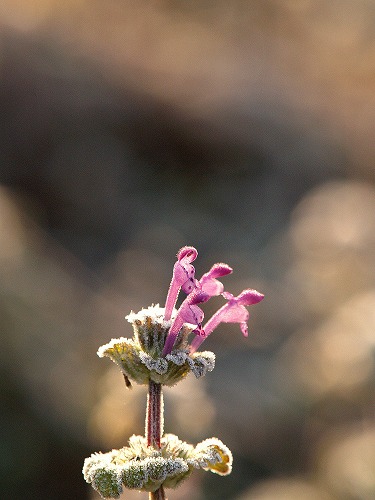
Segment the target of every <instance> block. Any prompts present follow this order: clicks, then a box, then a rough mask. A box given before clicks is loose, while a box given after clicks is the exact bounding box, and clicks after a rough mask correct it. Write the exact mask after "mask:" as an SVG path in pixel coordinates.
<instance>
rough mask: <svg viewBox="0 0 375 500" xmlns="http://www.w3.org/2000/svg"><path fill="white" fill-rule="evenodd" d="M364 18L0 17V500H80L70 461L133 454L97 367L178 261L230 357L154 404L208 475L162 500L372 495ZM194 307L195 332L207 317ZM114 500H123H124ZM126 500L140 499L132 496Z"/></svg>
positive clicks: (373, 85) (224, 9) (8, 9)
mask: <svg viewBox="0 0 375 500" xmlns="http://www.w3.org/2000/svg"><path fill="white" fill-rule="evenodd" d="M374 19H375V4H374V2H372V1H365V0H360V1H356V2H354V1H353V0H344V1H342V0H341V1H338V0H334V1H332V2H328V3H327V2H324V1H315V2H312V1H309V0H306V1H300V2H293V1H288V0H284V1H283V0H267V1H260V0H258V1H256V0H252V1H243V0H233V1H230V2H228V1H227V2H224V1H220V0H219V1H215V2H210V1H200V2H197V1H194V0H190V1H185V2H180V1H173V0H170V1H166V0H165V1H160V0H159V1H149V2H145V1H142V0H138V1H125V0H111V1H107V2H104V3H103V2H101V1H90V2H88V1H87V0H80V1H78V2H77V1H75V2H72V1H69V0H64V1H62V2H57V1H56V0H35V1H33V2H30V1H26V0H17V1H15V0H12V1H11V0H3V1H2V2H1V5H0V328H1V339H2V348H1V350H0V373H1V377H0V398H1V408H2V410H1V413H0V497H1V498H3V499H5V500H8V499H9V500H10V499H12V500H17V499H26V500H29V499H30V500H32V499H40V498H45V499H48V498H55V499H57V500H58V499H60V498H61V499H63V498H64V499H97V498H98V495H96V493H95V492H93V491H91V488H90V487H89V486H88V485H87V484H86V483H85V482H84V480H83V477H82V474H81V468H82V464H83V460H84V458H85V457H86V456H89V455H90V454H91V453H92V452H94V451H99V450H102V451H103V452H104V451H107V450H109V449H111V448H113V447H116V448H118V447H121V446H123V445H125V444H126V442H127V440H128V437H129V436H130V435H131V434H133V433H142V432H143V422H144V411H145V400H146V395H145V391H144V388H134V390H133V391H131V392H129V391H128V392H127V391H126V390H125V387H124V383H123V379H122V377H121V374H120V373H119V372H118V371H117V370H116V367H115V366H114V365H111V364H110V362H109V360H107V361H106V360H100V359H99V358H98V357H97V356H96V350H97V348H98V347H99V346H100V345H102V344H105V343H107V342H108V341H109V340H110V339H111V338H113V337H120V336H130V335H131V327H130V325H129V324H128V323H127V322H126V321H125V320H124V316H125V315H126V314H128V313H129V312H130V310H134V311H137V310H139V309H140V308H142V307H143V306H148V305H150V304H151V303H158V302H159V303H160V304H163V302H164V300H165V297H166V293H167V289H168V285H169V280H170V277H171V272H172V266H173V263H174V261H175V254H176V252H177V250H178V249H179V248H180V247H181V246H183V245H186V244H188V245H194V246H195V247H196V248H197V249H198V251H199V257H198V259H197V261H196V269H197V274H198V275H199V276H200V275H201V274H203V273H204V272H206V271H207V270H208V268H209V267H210V266H211V265H212V264H213V263H214V262H221V261H222V262H226V263H228V264H229V265H231V266H232V267H233V268H234V273H233V275H231V276H228V277H226V278H225V285H226V289H228V290H229V291H231V292H233V293H234V294H237V293H239V292H240V291H241V290H242V289H243V288H247V287H251V288H256V289H258V290H259V291H261V292H263V293H264V294H265V295H266V298H265V300H264V301H263V302H262V303H261V304H259V305H258V306H256V307H254V308H252V311H251V318H250V322H249V331H250V335H249V338H248V339H244V338H243V337H242V335H241V333H240V331H239V328H238V326H236V325H225V326H224V325H222V326H221V327H220V328H219V329H218V330H217V331H215V333H214V334H213V335H212V337H210V338H209V339H208V340H207V341H206V344H205V348H207V349H212V350H213V351H215V353H216V356H217V363H216V368H215V370H214V371H213V372H212V373H210V374H208V375H207V377H205V379H204V380H199V381H196V380H195V379H194V378H192V379H190V378H189V379H188V380H186V381H184V382H183V384H181V385H180V386H178V387H177V388H174V389H173V388H172V389H170V390H166V395H165V399H166V401H165V403H166V431H167V432H173V433H176V434H178V435H179V437H180V438H181V439H185V440H187V441H190V442H192V443H196V442H198V441H200V440H202V439H204V438H206V437H209V436H211V435H216V436H217V437H218V438H220V439H222V440H223V441H224V442H225V443H226V444H227V445H228V447H229V448H230V449H231V450H232V452H233V455H234V469H233V473H232V475H231V476H229V477H227V478H220V477H218V476H216V475H211V474H208V473H206V474H203V473H201V472H197V473H196V474H195V475H193V476H192V478H191V479H190V480H189V481H187V482H186V483H185V484H184V485H183V486H181V488H180V489H178V490H176V491H170V492H168V497H169V498H170V499H171V500H173V499H177V498H179V500H181V499H182V500H183V499H186V500H187V499H192V498H193V499H194V500H203V499H213V498H215V499H222V500H225V499H235V500H272V499H275V498H277V499H279V500H280V499H281V500H283V499H284V498H285V499H288V500H294V499H295V500H299V499H307V500H322V499H323V500H324V499H328V500H329V499H331V500H332V499H340V500H342V499H345V500H346V499H348V500H369V499H370V498H373V497H374V496H375V473H374V471H375V467H374V464H375V454H374V450H375V425H374V379H375V367H374V352H375V333H374V331H375V312H374V311H375V269H374V260H375V259H374V255H375V170H374V160H375V134H374V123H375V24H374ZM212 302H213V304H212V305H211V302H210V303H209V304H207V307H206V309H205V311H206V317H209V314H210V313H212V312H213V311H214V310H215V307H217V306H219V305H221V302H220V299H217V301H216V302H215V301H214V300H213V301H212ZM141 496H142V495H140V494H138V493H134V492H127V493H126V494H124V498H129V499H133V498H141ZM143 496H144V495H143Z"/></svg>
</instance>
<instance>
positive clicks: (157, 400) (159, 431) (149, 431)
mask: <svg viewBox="0 0 375 500" xmlns="http://www.w3.org/2000/svg"><path fill="white" fill-rule="evenodd" d="M145 427H146V429H145V432H146V440H147V446H152V447H154V448H156V449H158V450H159V449H160V447H161V444H160V440H161V437H162V435H163V431H164V405H163V391H162V387H161V384H157V383H156V382H153V381H152V380H150V382H149V385H148V395H147V412H146V426H145ZM149 500H167V499H166V497H165V493H164V488H163V486H160V488H159V489H158V490H156V491H154V492H152V493H150V494H149Z"/></svg>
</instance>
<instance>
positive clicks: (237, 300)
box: [190, 289, 264, 353]
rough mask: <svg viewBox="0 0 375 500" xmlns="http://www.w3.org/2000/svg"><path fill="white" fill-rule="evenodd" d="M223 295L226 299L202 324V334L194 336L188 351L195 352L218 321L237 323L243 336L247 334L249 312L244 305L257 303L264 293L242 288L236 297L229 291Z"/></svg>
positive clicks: (217, 324)
mask: <svg viewBox="0 0 375 500" xmlns="http://www.w3.org/2000/svg"><path fill="white" fill-rule="evenodd" d="M222 295H223V297H224V298H226V299H227V300H228V302H227V303H226V304H224V305H223V307H221V308H220V309H219V310H218V311H217V312H216V313H215V314H214V315H213V316H212V317H211V318H210V319H209V320H208V321H207V323H206V324H205V325H204V327H203V330H204V335H203V336H196V337H195V338H194V339H193V341H192V343H191V348H190V353H193V352H195V351H196V350H197V349H198V347H199V346H200V345H201V343H202V342H203V341H204V339H205V338H206V337H208V336H209V335H210V333H212V332H213V330H214V329H215V328H216V327H217V326H219V324H220V323H239V324H240V327H241V331H242V333H243V334H244V336H245V337H247V335H248V329H247V321H248V319H249V312H248V310H247V309H246V307H245V306H250V305H252V304H257V303H258V302H260V301H261V300H263V298H264V295H263V294H261V293H259V292H257V291H256V290H252V289H246V290H243V291H242V292H241V293H240V294H239V295H238V296H237V297H234V296H233V295H232V294H231V293H229V292H224V293H223V294H222Z"/></svg>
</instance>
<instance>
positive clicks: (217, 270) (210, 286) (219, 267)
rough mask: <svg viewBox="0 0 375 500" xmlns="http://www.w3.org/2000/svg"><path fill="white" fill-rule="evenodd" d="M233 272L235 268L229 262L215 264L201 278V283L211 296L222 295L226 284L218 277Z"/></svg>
mask: <svg viewBox="0 0 375 500" xmlns="http://www.w3.org/2000/svg"><path fill="white" fill-rule="evenodd" d="M231 272H233V269H232V268H231V267H229V266H228V265H227V264H214V265H213V266H212V267H211V269H210V270H209V271H208V273H206V274H204V275H203V276H202V277H201V279H200V280H199V284H200V286H201V288H202V290H204V291H205V292H206V293H208V294H209V295H210V296H211V297H213V296H214V295H220V294H221V293H223V291H224V285H223V284H222V283H221V282H220V281H218V280H217V279H216V278H220V277H221V276H226V275H227V274H230V273H231Z"/></svg>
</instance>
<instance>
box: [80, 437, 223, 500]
mask: <svg viewBox="0 0 375 500" xmlns="http://www.w3.org/2000/svg"><path fill="white" fill-rule="evenodd" d="M194 469H204V470H210V471H211V472H214V473H216V474H219V475H221V476H226V475H228V474H230V472H231V470H232V454H231V452H230V450H229V449H228V448H227V447H226V446H225V445H224V444H223V443H222V442H221V441H220V440H219V439H217V438H211V439H206V440H204V441H202V442H201V443H199V444H198V445H197V446H196V447H194V446H192V445H191V444H188V443H185V442H184V441H181V440H180V439H179V438H178V437H177V436H175V435H174V434H165V435H164V437H163V438H162V440H161V447H160V449H159V450H156V449H154V448H152V447H150V446H147V442H146V439H145V438H144V437H143V436H132V437H131V438H130V439H129V446H128V447H124V448H121V449H120V450H112V451H110V452H109V453H93V454H92V455H91V457H89V458H86V460H85V463H84V465H83V475H84V478H85V479H86V481H87V482H88V483H91V484H92V486H93V487H94V488H95V489H96V490H97V491H98V492H99V493H100V495H101V496H102V497H103V498H118V497H119V496H120V494H121V492H122V490H123V487H125V488H130V489H137V490H143V491H149V492H152V491H155V490H157V489H158V488H159V487H160V486H161V485H162V484H163V486H164V487H168V488H176V487H177V486H178V485H179V483H181V481H183V480H184V479H186V478H187V477H189V476H190V474H191V473H192V472H193V470H194Z"/></svg>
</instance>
